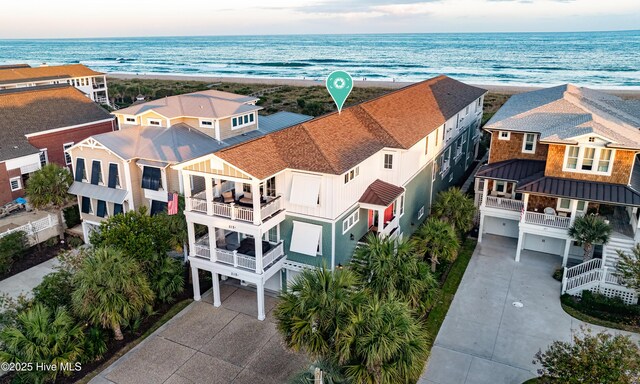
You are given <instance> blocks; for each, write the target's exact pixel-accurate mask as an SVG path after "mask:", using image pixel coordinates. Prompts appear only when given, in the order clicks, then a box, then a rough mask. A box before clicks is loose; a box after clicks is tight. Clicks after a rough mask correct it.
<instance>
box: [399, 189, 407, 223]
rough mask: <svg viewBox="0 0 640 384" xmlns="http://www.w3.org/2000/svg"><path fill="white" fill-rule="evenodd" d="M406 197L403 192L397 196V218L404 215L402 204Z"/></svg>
mask: <svg viewBox="0 0 640 384" xmlns="http://www.w3.org/2000/svg"><path fill="white" fill-rule="evenodd" d="M406 200H407V197H406V196H405V194H404V193H403V194H402V195H400V197H398V215H397V216H398V218H401V217H402V216H404V204H405V203H406Z"/></svg>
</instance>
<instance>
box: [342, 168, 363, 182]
mask: <svg viewBox="0 0 640 384" xmlns="http://www.w3.org/2000/svg"><path fill="white" fill-rule="evenodd" d="M359 174H360V167H355V168H353V169H352V170H350V171H349V172H347V173H345V174H344V183H345V184H347V183H348V182H350V181H351V180H353V179H355V178H356V177H358V175H359Z"/></svg>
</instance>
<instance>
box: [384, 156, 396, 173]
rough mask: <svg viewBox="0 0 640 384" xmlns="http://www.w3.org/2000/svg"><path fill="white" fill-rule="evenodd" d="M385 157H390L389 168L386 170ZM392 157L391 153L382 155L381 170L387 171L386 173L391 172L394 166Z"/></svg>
mask: <svg viewBox="0 0 640 384" xmlns="http://www.w3.org/2000/svg"><path fill="white" fill-rule="evenodd" d="M387 156H391V167H390V168H387ZM394 157H395V156H393V153H384V154H383V155H382V168H383V169H385V170H387V171H392V170H393V168H394V167H393V166H394V164H393V163H394Z"/></svg>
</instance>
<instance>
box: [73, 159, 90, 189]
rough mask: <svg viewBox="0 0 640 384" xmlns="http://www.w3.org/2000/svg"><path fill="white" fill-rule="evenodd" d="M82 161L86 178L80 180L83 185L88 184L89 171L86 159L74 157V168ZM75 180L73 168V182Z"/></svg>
mask: <svg viewBox="0 0 640 384" xmlns="http://www.w3.org/2000/svg"><path fill="white" fill-rule="evenodd" d="M80 159H82V161H84V175H85V176H86V177H83V178H82V180H81V181H82V182H83V183H88V182H89V171H87V159H85V158H84V157H76V166H78V160H80ZM75 179H76V168H75V167H74V168H73V180H75Z"/></svg>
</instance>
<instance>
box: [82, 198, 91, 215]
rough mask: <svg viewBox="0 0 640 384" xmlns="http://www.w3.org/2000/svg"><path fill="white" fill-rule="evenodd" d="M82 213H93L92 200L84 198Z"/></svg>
mask: <svg viewBox="0 0 640 384" xmlns="http://www.w3.org/2000/svg"><path fill="white" fill-rule="evenodd" d="M82 213H91V199H90V198H88V197H86V196H82Z"/></svg>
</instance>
